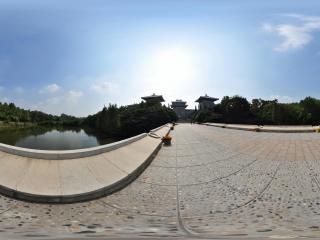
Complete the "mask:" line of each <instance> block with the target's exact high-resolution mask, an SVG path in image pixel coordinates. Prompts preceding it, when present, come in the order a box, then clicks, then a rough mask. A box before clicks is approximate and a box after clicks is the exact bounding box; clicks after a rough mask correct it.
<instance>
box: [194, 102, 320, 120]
mask: <svg viewBox="0 0 320 240" xmlns="http://www.w3.org/2000/svg"><path fill="white" fill-rule="evenodd" d="M194 121H197V122H225V123H245V124H260V125H262V124H274V125H319V124H320V100H319V99H316V98H312V97H306V98H305V99H303V100H301V101H299V102H293V103H279V102H278V100H276V99H275V100H263V99H253V100H252V101H251V102H249V101H248V100H247V99H246V98H244V97H241V96H233V97H229V96H225V97H223V98H222V100H221V102H220V103H219V104H216V105H215V106H214V107H213V108H212V109H206V110H201V111H196V112H195V114H194Z"/></svg>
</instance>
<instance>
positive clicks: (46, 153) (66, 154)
mask: <svg viewBox="0 0 320 240" xmlns="http://www.w3.org/2000/svg"><path fill="white" fill-rule="evenodd" d="M146 136H147V133H142V134H140V135H137V136H134V137H131V138H127V139H124V140H121V141H118V142H114V143H109V144H106V145H101V146H97V147H91V148H84V149H75V150H57V151H55V150H37V149H29V148H21V147H16V146H11V145H7V144H3V143H0V151H3V152H6V153H10V154H14V155H18V156H22V157H28V158H38V159H48V160H61V159H74V158H83V157H90V156H94V155H97V154H101V153H105V152H109V151H112V150H115V149H117V148H120V147H123V146H125V145H128V144H130V143H133V142H135V141H138V140H140V139H142V138H144V137H146Z"/></svg>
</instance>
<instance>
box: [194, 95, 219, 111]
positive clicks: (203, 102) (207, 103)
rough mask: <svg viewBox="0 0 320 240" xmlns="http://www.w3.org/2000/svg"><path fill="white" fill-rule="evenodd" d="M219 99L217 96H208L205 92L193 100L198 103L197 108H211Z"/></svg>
mask: <svg viewBox="0 0 320 240" xmlns="http://www.w3.org/2000/svg"><path fill="white" fill-rule="evenodd" d="M217 100H219V98H214V97H209V96H208V95H207V94H206V95H205V96H200V97H199V98H198V99H197V100H196V101H195V102H197V103H199V106H198V110H203V109H211V108H213V107H214V102H215V101H217Z"/></svg>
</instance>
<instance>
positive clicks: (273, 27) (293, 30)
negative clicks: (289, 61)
mask: <svg viewBox="0 0 320 240" xmlns="http://www.w3.org/2000/svg"><path fill="white" fill-rule="evenodd" d="M284 16H285V17H287V18H289V19H291V20H292V19H294V20H296V21H297V22H295V23H282V24H270V23H265V24H263V26H262V29H263V30H264V31H265V32H267V33H271V34H276V35H278V36H279V37H280V38H282V42H281V44H280V45H278V46H277V47H275V48H274V50H275V51H278V52H285V51H288V50H291V49H297V48H302V47H303V46H305V45H307V44H308V43H310V42H311V41H312V40H313V33H314V32H315V31H318V30H320V17H313V16H304V15H299V14H286V15H284Z"/></svg>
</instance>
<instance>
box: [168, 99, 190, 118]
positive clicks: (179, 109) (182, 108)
mask: <svg viewBox="0 0 320 240" xmlns="http://www.w3.org/2000/svg"><path fill="white" fill-rule="evenodd" d="M186 103H187V102H184V101H182V100H181V99H177V100H176V101H172V102H171V108H172V109H173V111H174V112H175V113H176V114H177V116H178V118H179V119H181V118H185V117H186V108H187V106H188V105H187V104H186Z"/></svg>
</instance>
